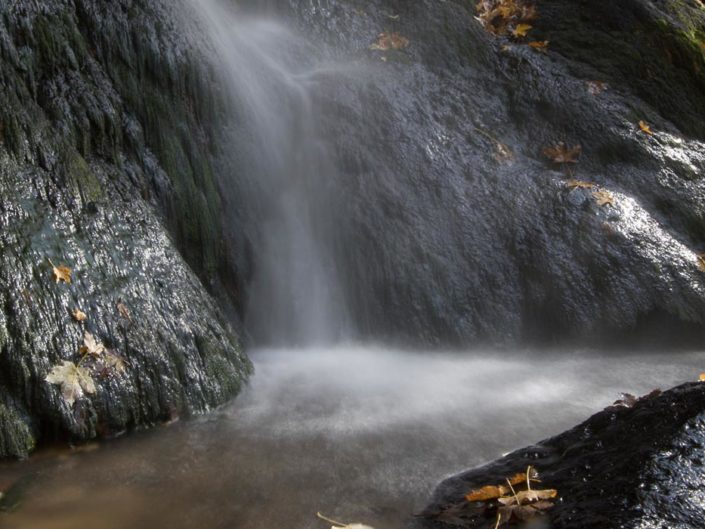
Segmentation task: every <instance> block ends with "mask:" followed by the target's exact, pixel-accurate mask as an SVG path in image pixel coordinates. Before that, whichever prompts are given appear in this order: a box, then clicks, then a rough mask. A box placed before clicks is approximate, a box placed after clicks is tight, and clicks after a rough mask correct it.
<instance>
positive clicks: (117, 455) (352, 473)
mask: <svg viewBox="0 0 705 529" xmlns="http://www.w3.org/2000/svg"><path fill="white" fill-rule="evenodd" d="M252 357H253V359H254V361H255V364H256V368H257V373H256V376H255V377H254V378H253V380H252V382H251V385H250V387H249V388H248V389H247V390H246V392H245V393H244V394H243V395H242V396H241V397H240V398H239V399H238V400H237V401H236V402H235V403H233V404H232V405H230V406H228V407H226V408H224V409H222V410H219V411H218V412H215V413H213V414H211V415H209V416H207V417H203V418H199V419H197V420H192V421H183V422H180V423H176V424H173V425H171V426H169V427H163V428H158V429H157V430H155V431H152V432H148V433H143V434H138V435H135V436H131V437H129V438H125V439H122V440H119V441H115V442H110V443H104V444H102V445H94V446H92V447H88V448H84V449H82V450H80V451H76V452H69V451H64V452H61V451H45V452H43V453H40V454H38V455H36V456H34V457H33V458H32V459H31V460H30V461H29V462H24V463H19V464H9V465H4V466H2V467H0V489H2V488H6V487H9V486H10V484H12V483H17V480H20V481H19V482H20V486H21V488H23V494H22V501H21V503H20V504H19V506H17V507H16V509H15V510H14V511H12V512H10V513H0V527H3V528H9V529H20V528H21V529H113V528H115V529H116V528H126V527H130V528H132V529H143V528H144V529H154V528H161V527H164V528H170V529H187V528H188V529H219V528H223V529H225V528H237V529H260V528H261V529H264V528H267V529H274V528H278V527H286V528H289V529H308V528H311V529H314V528H326V527H327V526H326V524H324V523H323V522H321V521H319V520H316V518H315V513H316V511H321V512H324V513H326V514H328V515H329V516H332V517H333V518H337V519H341V520H342V521H345V522H351V521H362V522H365V523H368V524H370V525H373V526H375V527H376V528H378V529H393V528H399V527H402V526H403V523H404V520H405V519H406V518H407V517H408V516H410V515H411V514H412V513H414V512H416V511H418V510H420V509H421V508H422V507H423V506H424V504H425V502H426V501H427V500H428V498H429V494H430V493H431V491H432V490H433V488H434V486H435V485H436V484H437V483H438V481H439V480H441V479H443V477H444V476H447V475H448V474H451V473H455V472H458V471H460V470H462V469H464V468H466V467H470V466H475V465H478V464H480V463H483V462H485V461H487V460H491V459H494V458H496V457H498V456H500V455H501V454H502V453H504V452H506V451H509V450H511V449H515V448H520V447H522V446H525V445H527V444H529V443H532V442H535V441H538V440H540V439H542V438H545V437H548V436H550V435H553V434H557V433H559V432H561V431H562V430H564V429H566V428H569V427H571V426H573V425H575V424H577V423H578V422H579V421H581V420H583V419H585V418H587V417H588V416H589V415H591V414H592V413H593V412H596V411H598V410H600V409H601V408H603V407H605V406H607V405H609V404H610V403H611V402H612V401H613V400H615V398H616V397H617V396H618V393H619V392H621V391H628V392H631V393H635V394H643V393H646V392H648V391H650V390H652V389H654V388H656V387H661V388H664V389H665V388H667V387H670V386H672V385H675V384H677V383H681V382H685V381H688V380H693V379H695V378H696V377H697V375H698V373H700V372H701V371H702V368H703V365H704V364H705V362H704V361H705V358H704V356H703V354H702V353H689V354H662V355H645V354H641V355H638V356H636V355H635V356H624V355H622V356H615V355H597V356H596V355H588V354H587V353H572V354H562V355H547V354H546V353H543V354H541V355H540V356H539V355H532V354H530V353H526V354H525V355H511V356H510V355H500V354H498V353H494V354H492V355H490V354H480V353H469V354H467V355H452V354H414V353H408V352H404V353H402V352H393V351H388V350H383V349H373V348H356V347H339V348H336V349H333V350H330V349H326V350H323V349H321V350H305V351H257V352H254V353H252Z"/></svg>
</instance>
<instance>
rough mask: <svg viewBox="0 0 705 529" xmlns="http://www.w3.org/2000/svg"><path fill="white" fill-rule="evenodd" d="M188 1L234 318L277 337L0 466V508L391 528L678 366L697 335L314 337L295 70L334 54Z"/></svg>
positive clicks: (318, 205) (144, 522)
mask: <svg viewBox="0 0 705 529" xmlns="http://www.w3.org/2000/svg"><path fill="white" fill-rule="evenodd" d="M193 7H194V11H195V16H198V17H201V20H202V21H203V24H204V27H205V28H206V30H207V31H208V33H209V34H210V36H211V37H212V49H213V52H214V54H215V56H216V57H215V62H216V63H217V64H219V65H220V68H219V71H220V72H221V73H222V74H223V79H224V83H225V85H226V86H227V87H228V90H229V92H230V95H231V100H232V106H233V109H234V123H236V124H237V126H234V127H233V130H232V138H230V141H231V142H232V149H233V150H234V151H236V152H237V155H238V156H237V157H238V160H239V164H240V166H239V171H238V172H237V174H233V175H232V181H225V182H222V187H223V189H224V192H227V191H228V190H231V191H233V192H234V193H235V194H237V195H238V197H239V201H240V203H241V205H242V210H241V211H237V212H236V214H237V218H234V219H233V222H238V223H240V224H239V225H240V226H241V227H242V230H243V232H245V233H246V235H247V238H248V244H249V245H250V248H251V252H252V256H251V263H250V266H251V269H252V276H251V278H250V283H249V284H248V302H247V307H246V311H245V315H244V320H245V321H244V324H245V327H246V329H247V330H248V333H249V335H250V336H252V337H253V338H254V341H255V343H260V344H269V345H270V346H272V344H274V345H276V347H277V348H270V349H267V348H262V347H261V346H260V347H257V348H254V349H252V350H250V351H248V353H249V354H250V356H251V358H252V359H253V361H254V364H255V375H254V376H253V378H252V380H251V382H250V384H249V386H248V387H247V388H246V389H245V390H244V392H243V394H242V395H241V396H239V397H238V398H237V400H236V401H235V402H233V403H232V404H230V405H228V406H225V407H223V408H222V409H220V410H216V411H214V412H213V413H211V414H209V415H207V416H204V417H199V418H194V419H191V420H185V421H180V422H176V423H174V424H170V425H165V426H163V427H160V428H156V429H155V430H154V431H150V432H144V433H138V434H134V435H130V436H128V437H125V438H124V439H118V440H115V441H109V442H102V443H100V444H94V445H89V446H84V447H79V448H78V449H76V450H70V449H56V450H52V449H44V450H42V451H40V452H39V453H37V454H35V455H34V456H33V457H32V458H31V459H30V461H28V462H22V463H13V464H4V465H3V467H2V471H1V472H0V490H6V491H8V497H7V498H6V504H7V505H8V506H9V507H11V511H10V512H9V513H5V514H3V515H0V526H2V527H4V528H7V529H117V528H126V527H129V528H132V529H153V528H162V527H163V528H169V529H195V528H203V529H219V528H222V529H226V528H228V529H231V528H241V529H274V528H284V527H286V528H289V529H308V528H311V529H314V528H322V527H325V526H326V525H325V524H324V523H323V522H321V521H320V520H317V519H316V516H315V515H316V512H317V511H320V512H323V513H325V514H327V515H329V516H331V517H333V518H335V519H339V520H341V521H345V522H352V521H360V522H364V523H366V524H369V525H372V526H374V527H375V528H377V529H398V528H400V527H402V526H403V524H404V520H406V519H408V518H409V517H410V516H411V515H413V513H415V512H418V511H420V510H421V509H422V508H423V507H424V504H425V503H426V502H427V501H428V499H429V497H430V494H431V492H432V490H433V489H434V487H435V485H437V484H438V482H439V481H440V480H442V479H443V478H444V477H446V476H448V475H450V474H452V473H456V472H459V471H461V470H463V469H465V468H468V467H472V466H475V465H478V464H481V463H483V462H487V461H490V460H492V459H494V458H497V457H499V456H501V455H502V454H503V453H505V452H507V451H510V450H513V449H517V448H520V447H522V446H526V445H528V444H530V443H533V442H537V441H539V440H541V439H543V438H546V437H548V436H551V435H554V434H558V433H560V432H561V431H563V430H564V429H566V428H569V427H572V426H574V425H575V424H577V423H579V422H580V421H582V420H584V419H586V418H587V417H588V416H590V415H591V414H592V413H595V412H597V411H599V410H600V409H602V408H604V407H605V406H608V405H610V404H611V403H612V402H613V401H614V400H615V399H616V398H618V396H619V393H620V392H622V391H626V392H630V393H634V394H644V393H647V392H649V391H651V390H652V389H654V388H657V387H660V388H664V389H665V388H667V387H671V386H673V385H675V384H678V383H682V382H686V381H690V380H694V379H695V378H697V375H698V373H699V372H700V370H701V369H702V355H701V354H698V353H673V352H669V351H663V352H662V353H652V354H645V353H639V354H633V355H630V354H628V353H620V354H607V353H605V354H600V353H596V352H586V351H576V350H570V351H552V352H546V351H526V352H514V353H512V354H509V353H507V352H501V351H479V350H476V349H470V348H468V350H466V351H459V352H453V353H446V352H440V351H430V350H421V351H415V352H411V351H399V350H393V349H390V348H388V347H383V346H378V347H375V346H364V347H363V346H356V345H331V346H323V345H320V344H324V343H331V344H340V343H341V342H343V343H344V340H345V337H346V332H347V330H348V328H349V323H348V322H347V316H346V314H347V310H346V301H345V299H343V296H342V295H341V293H340V289H339V280H340V278H339V277H338V274H339V272H338V270H339V268H338V267H337V266H336V263H335V260H334V258H333V252H331V249H330V245H329V244H330V241H331V240H334V239H335V233H329V232H328V226H329V223H328V222H327V221H328V219H329V217H330V216H331V215H335V211H330V210H329V209H327V207H326V205H327V204H328V203H329V197H330V194H331V193H334V192H335V190H334V189H330V188H329V186H327V182H329V181H333V180H334V179H332V178H331V174H332V173H333V172H334V171H335V170H336V169H335V160H333V159H332V158H331V157H330V156H329V152H328V147H327V146H326V144H325V141H324V138H322V137H321V133H320V129H319V123H318V122H317V117H316V112H317V110H316V104H315V101H313V100H312V99H311V94H310V91H309V87H310V86H311V85H312V84H313V83H315V82H316V81H315V80H316V75H317V73H318V72H321V71H323V70H325V71H327V72H328V74H330V73H331V71H334V70H335V69H336V68H337V69H339V70H340V71H341V72H342V71H346V72H349V69H350V68H352V67H353V66H350V65H346V64H332V63H331V62H330V61H323V62H317V59H316V46H315V45H314V44H313V43H310V42H307V41H306V40H305V39H303V38H302V37H301V36H299V35H297V34H296V33H295V32H294V31H293V30H291V29H289V28H286V27H284V26H283V25H282V24H280V23H278V22H276V21H275V20H273V19H271V18H269V17H262V16H257V17H253V15H245V14H242V13H232V12H230V11H229V10H226V9H224V8H222V7H221V6H220V5H219V4H218V3H216V2H215V1H212V0H203V1H201V2H193ZM355 68H361V66H360V65H356V66H355ZM360 75H364V72H360ZM234 214H235V213H234ZM410 258H411V256H410ZM300 344H304V345H303V346H301V345H300Z"/></svg>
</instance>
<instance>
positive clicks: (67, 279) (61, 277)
mask: <svg viewBox="0 0 705 529" xmlns="http://www.w3.org/2000/svg"><path fill="white" fill-rule="evenodd" d="M49 264H50V265H51V268H52V272H53V273H54V281H56V282H57V283H59V282H61V281H63V282H64V283H66V284H67V285H70V284H71V269H70V268H69V267H68V266H63V265H62V266H56V265H54V263H52V262H51V259H49Z"/></svg>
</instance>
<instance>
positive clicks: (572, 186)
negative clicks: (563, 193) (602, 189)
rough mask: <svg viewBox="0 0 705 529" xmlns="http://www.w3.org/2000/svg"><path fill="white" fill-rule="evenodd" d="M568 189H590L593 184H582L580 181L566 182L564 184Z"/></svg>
mask: <svg viewBox="0 0 705 529" xmlns="http://www.w3.org/2000/svg"><path fill="white" fill-rule="evenodd" d="M565 186H566V187H567V188H568V189H592V188H593V187H595V184H593V183H590V182H583V181H582V180H568V181H567V182H566V183H565Z"/></svg>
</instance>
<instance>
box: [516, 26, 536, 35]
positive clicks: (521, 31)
mask: <svg viewBox="0 0 705 529" xmlns="http://www.w3.org/2000/svg"><path fill="white" fill-rule="evenodd" d="M533 27H534V26H532V25H531V24H517V26H516V27H515V28H514V29H513V30H512V35H514V36H515V37H526V35H527V34H528V33H529V31H531V30H532V29H533Z"/></svg>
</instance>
